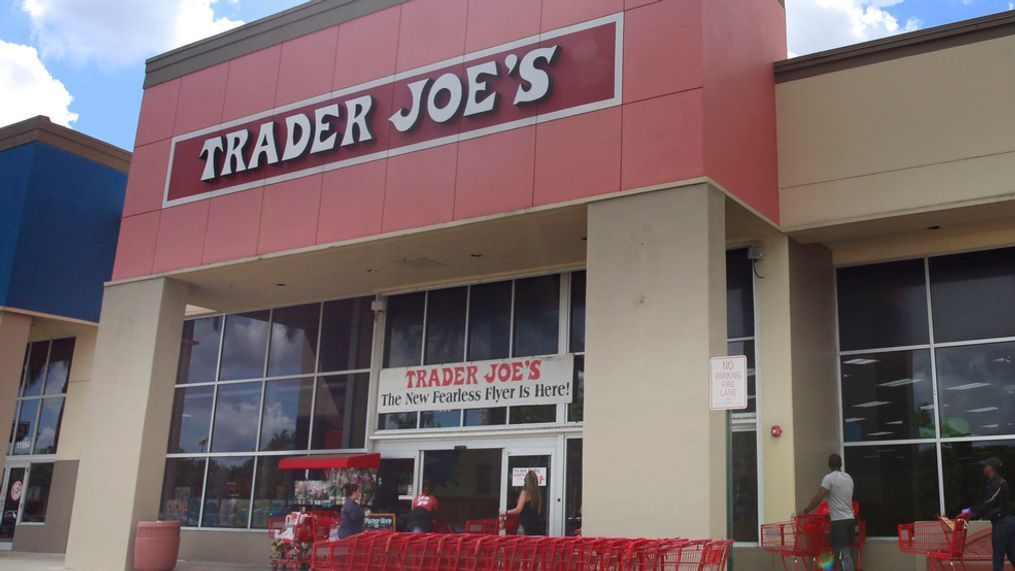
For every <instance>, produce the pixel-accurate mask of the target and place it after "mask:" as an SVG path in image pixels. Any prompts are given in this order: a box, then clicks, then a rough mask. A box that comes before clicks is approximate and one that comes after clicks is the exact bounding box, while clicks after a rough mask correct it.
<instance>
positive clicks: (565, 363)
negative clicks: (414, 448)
mask: <svg viewBox="0 0 1015 571" xmlns="http://www.w3.org/2000/svg"><path fill="white" fill-rule="evenodd" d="M573 376H574V357H573V356H571V355H566V356H560V355H554V356H549V357H523V358H517V359H504V360H498V361H476V362H472V363H456V364H451V365H434V366H425V367H404V368H399V369H383V370H382V371H381V377H380V392H379V393H378V402H377V408H378V412H379V413H381V414H387V413H396V412H418V411H428V410H451V409H459V408H490V407H500V406H517V405H541V404H544V405H545V404H559V403H569V402H571V383H572V378H573Z"/></svg>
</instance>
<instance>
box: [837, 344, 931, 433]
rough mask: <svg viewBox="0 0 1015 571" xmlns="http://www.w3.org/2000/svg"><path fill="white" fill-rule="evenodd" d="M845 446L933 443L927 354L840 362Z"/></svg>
mask: <svg viewBox="0 0 1015 571" xmlns="http://www.w3.org/2000/svg"><path fill="white" fill-rule="evenodd" d="M841 367H842V413H843V415H844V418H843V419H842V420H843V435H844V437H845V439H846V441H847V442H858V441H862V440H901V439H910V438H934V386H933V382H932V376H931V368H930V351H928V350H925V349H924V350H920V351H898V352H892V353H872V354H864V355H856V354H850V355H844V356H843V357H842V363H841Z"/></svg>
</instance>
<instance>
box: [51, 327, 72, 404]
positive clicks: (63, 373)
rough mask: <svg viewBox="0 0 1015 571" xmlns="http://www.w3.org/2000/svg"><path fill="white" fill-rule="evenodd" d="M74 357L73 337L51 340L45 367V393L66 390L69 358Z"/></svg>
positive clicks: (61, 392)
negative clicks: (47, 361) (51, 343)
mask: <svg viewBox="0 0 1015 571" xmlns="http://www.w3.org/2000/svg"><path fill="white" fill-rule="evenodd" d="M72 357H74V338H67V339H57V340H55V341H53V345H52V348H51V349H50V351H49V364H48V366H47V367H46V371H47V372H46V394H47V395H62V394H64V393H66V392H67V379H68V378H69V377H70V363H71V358H72Z"/></svg>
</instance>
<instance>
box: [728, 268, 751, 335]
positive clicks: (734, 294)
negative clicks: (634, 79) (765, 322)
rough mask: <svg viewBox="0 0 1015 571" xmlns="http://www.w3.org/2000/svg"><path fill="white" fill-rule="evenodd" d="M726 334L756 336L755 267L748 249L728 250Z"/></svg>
mask: <svg viewBox="0 0 1015 571" xmlns="http://www.w3.org/2000/svg"><path fill="white" fill-rule="evenodd" d="M726 336H727V337H729V338H730V339H738V338H741V337H754V267H753V265H752V264H751V261H750V260H749V259H747V250H746V249H740V250H728V251H727V252H726ZM739 354H740V353H730V355H739Z"/></svg>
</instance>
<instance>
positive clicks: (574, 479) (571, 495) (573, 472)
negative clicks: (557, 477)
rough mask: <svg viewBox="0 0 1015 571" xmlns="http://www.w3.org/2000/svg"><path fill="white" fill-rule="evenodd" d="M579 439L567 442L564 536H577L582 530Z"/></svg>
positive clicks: (581, 448) (580, 444) (580, 451)
mask: <svg viewBox="0 0 1015 571" xmlns="http://www.w3.org/2000/svg"><path fill="white" fill-rule="evenodd" d="M582 444H583V441H582V439H581V438H571V439H568V441H567V451H566V453H567V463H566V464H567V466H566V470H567V474H566V476H565V478H566V479H567V481H566V482H565V487H564V517H565V520H564V535H566V536H568V537H572V536H575V535H578V533H579V532H580V531H581V528H582V453H583V450H584V448H583V446H582Z"/></svg>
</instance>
